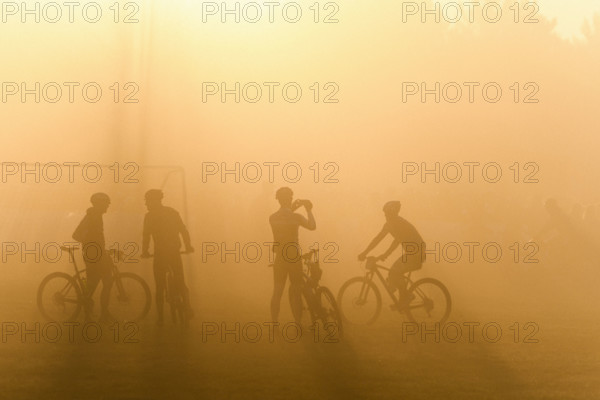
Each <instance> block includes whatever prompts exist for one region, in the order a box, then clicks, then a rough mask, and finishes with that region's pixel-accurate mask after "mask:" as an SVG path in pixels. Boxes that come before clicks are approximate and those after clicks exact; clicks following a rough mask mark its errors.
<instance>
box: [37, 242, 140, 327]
mask: <svg viewBox="0 0 600 400" xmlns="http://www.w3.org/2000/svg"><path fill="white" fill-rule="evenodd" d="M60 249H61V250H62V251H64V252H67V253H69V259H70V260H71V263H72V264H73V268H74V269H75V274H74V275H69V274H67V273H65V272H53V273H51V274H50V275H48V276H46V277H45V278H44V279H43V280H42V282H41V283H40V286H39V288H38V292H37V305H38V308H39V310H40V312H41V313H42V315H43V316H44V317H45V318H46V319H48V320H50V321H54V322H67V321H73V320H75V319H77V317H78V316H79V313H80V312H81V308H82V307H83V308H84V309H85V312H86V314H88V315H87V316H88V317H89V313H91V309H92V307H93V300H92V298H91V296H90V293H88V288H87V280H86V277H85V276H84V273H85V272H86V268H83V269H79V268H78V266H77V261H76V260H75V250H76V249H78V246H72V247H65V246H61V247H60ZM109 254H110V255H111V256H116V257H115V258H116V260H117V262H118V261H120V260H121V255H122V253H121V252H119V251H114V250H110V251H109ZM111 264H112V267H111V274H112V284H111V290H110V299H109V306H108V308H109V312H110V315H111V316H112V317H113V318H115V319H116V320H117V321H131V322H135V321H139V320H141V319H142V318H144V317H145V316H146V314H148V311H149V310H150V301H151V295H150V288H149V287H148V285H147V284H146V282H145V281H144V279H143V278H142V277H140V276H139V275H136V274H134V273H132V272H120V271H119V270H118V268H117V263H115V262H113V263H111Z"/></svg>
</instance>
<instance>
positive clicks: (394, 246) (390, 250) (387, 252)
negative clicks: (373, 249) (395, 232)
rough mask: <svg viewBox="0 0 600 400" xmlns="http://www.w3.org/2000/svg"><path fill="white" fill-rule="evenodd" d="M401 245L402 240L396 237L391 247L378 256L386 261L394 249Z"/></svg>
mask: <svg viewBox="0 0 600 400" xmlns="http://www.w3.org/2000/svg"><path fill="white" fill-rule="evenodd" d="M399 245H400V240H399V239H394V241H393V242H392V244H391V246H390V248H389V249H388V250H387V251H386V252H385V253H383V254H382V255H380V256H379V257H378V258H379V259H380V260H383V261H385V259H386V258H388V257H389V256H390V254H392V253H393V252H394V250H396V249H397V248H398V246H399Z"/></svg>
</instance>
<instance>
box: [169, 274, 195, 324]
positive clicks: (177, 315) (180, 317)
mask: <svg viewBox="0 0 600 400" xmlns="http://www.w3.org/2000/svg"><path fill="white" fill-rule="evenodd" d="M166 286H167V295H166V296H165V297H166V299H167V302H168V303H169V306H170V308H171V318H172V320H173V323H174V324H181V325H182V326H184V327H185V328H187V327H188V326H189V321H188V318H187V315H186V313H185V309H184V306H183V296H182V295H181V294H180V293H179V291H178V290H177V288H176V285H175V282H174V281H173V279H171V276H170V275H167V282H166Z"/></svg>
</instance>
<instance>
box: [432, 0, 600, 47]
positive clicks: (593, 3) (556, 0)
mask: <svg viewBox="0 0 600 400" xmlns="http://www.w3.org/2000/svg"><path fill="white" fill-rule="evenodd" d="M440 2H442V3H443V2H446V3H447V2H456V3H459V4H461V3H462V1H457V0H440ZM498 2H500V1H498ZM537 3H538V4H539V6H540V13H541V14H544V15H545V16H546V17H548V18H550V19H554V18H556V22H557V25H556V28H555V30H556V32H557V33H558V34H560V35H561V36H562V37H569V38H570V37H582V36H583V35H582V34H581V26H582V24H583V23H584V21H585V20H586V19H587V20H588V21H589V22H591V21H592V17H593V15H594V13H596V14H599V15H600V0H573V1H567V0H538V1H537Z"/></svg>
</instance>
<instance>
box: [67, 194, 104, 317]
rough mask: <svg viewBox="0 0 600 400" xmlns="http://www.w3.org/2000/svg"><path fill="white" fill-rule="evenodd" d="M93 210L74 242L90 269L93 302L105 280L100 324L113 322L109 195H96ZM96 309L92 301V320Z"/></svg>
mask: <svg viewBox="0 0 600 400" xmlns="http://www.w3.org/2000/svg"><path fill="white" fill-rule="evenodd" d="M90 201H91V203H92V207H90V208H88V210H87V212H86V215H85V217H83V219H82V220H81V222H80V223H79V225H78V226H77V228H76V229H75V232H73V239H75V240H76V241H78V242H80V243H81V244H82V253H83V260H84V261H85V266H86V275H87V295H88V296H89V299H91V297H92V296H93V294H94V292H95V291H96V287H97V286H98V283H100V280H102V293H101V294H100V308H101V311H100V321H103V322H110V320H111V317H110V314H109V312H108V302H109V298H110V289H111V282H112V279H111V278H112V277H111V271H112V266H113V265H112V260H111V257H110V255H109V252H108V250H106V248H105V243H106V242H105V240H104V223H103V221H102V215H103V214H104V213H106V211H107V210H108V206H109V205H110V198H109V197H108V195H107V194H106V193H94V194H93V195H92V197H91V198H90ZM91 308H92V302H91V300H90V301H89V302H88V305H87V307H86V310H85V311H86V318H90V314H91V311H92V310H91Z"/></svg>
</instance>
